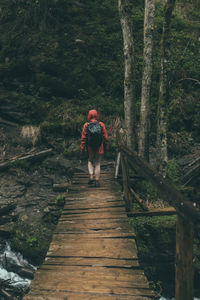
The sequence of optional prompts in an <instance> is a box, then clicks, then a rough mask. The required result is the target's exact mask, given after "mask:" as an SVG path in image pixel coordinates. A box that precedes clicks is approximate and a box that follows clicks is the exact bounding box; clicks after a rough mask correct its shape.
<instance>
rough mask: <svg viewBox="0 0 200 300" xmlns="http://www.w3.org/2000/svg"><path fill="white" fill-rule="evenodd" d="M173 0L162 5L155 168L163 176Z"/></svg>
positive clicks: (165, 156)
mask: <svg viewBox="0 0 200 300" xmlns="http://www.w3.org/2000/svg"><path fill="white" fill-rule="evenodd" d="M174 5H175V0H167V1H166V3H165V7H164V22H163V32H162V40H161V68H160V92H159V100H158V119H157V141H156V148H157V169H158V171H159V172H160V173H161V175H162V176H163V177H165V176H166V171H167V162H168V154H167V104H168V101H169V86H168V83H169V82H168V72H169V34H170V22H171V16H172V11H173V8H174Z"/></svg>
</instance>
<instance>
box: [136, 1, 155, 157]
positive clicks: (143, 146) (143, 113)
mask: <svg viewBox="0 0 200 300" xmlns="http://www.w3.org/2000/svg"><path fill="white" fill-rule="evenodd" d="M154 16H155V0H145V16H144V54H143V55H144V58H143V76H142V93H141V107H140V128H139V140H138V154H139V156H141V157H142V158H144V159H145V160H146V161H149V122H150V119H149V116H150V109H149V101H150V88H151V75H152V49H153V30H154Z"/></svg>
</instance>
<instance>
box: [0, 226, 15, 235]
mask: <svg viewBox="0 0 200 300" xmlns="http://www.w3.org/2000/svg"><path fill="white" fill-rule="evenodd" d="M13 227H14V223H12V222H11V223H8V224H4V225H0V236H2V237H5V238H8V237H10V236H11V235H12V234H13Z"/></svg>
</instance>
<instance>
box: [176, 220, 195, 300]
mask: <svg viewBox="0 0 200 300" xmlns="http://www.w3.org/2000/svg"><path fill="white" fill-rule="evenodd" d="M193 242H194V224H193V223H192V221H191V220H190V219H188V218H186V217H182V216H179V215H178V216H177V226H176V299H177V300H193V299H194V267H193V259H194V257H193Z"/></svg>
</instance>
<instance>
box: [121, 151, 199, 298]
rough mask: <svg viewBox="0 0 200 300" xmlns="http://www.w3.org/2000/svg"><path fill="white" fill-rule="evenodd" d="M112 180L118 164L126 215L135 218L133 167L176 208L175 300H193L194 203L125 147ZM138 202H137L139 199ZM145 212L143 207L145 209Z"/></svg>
mask: <svg viewBox="0 0 200 300" xmlns="http://www.w3.org/2000/svg"><path fill="white" fill-rule="evenodd" d="M119 151H120V152H119V154H118V159H117V164H116V165H117V167H116V171H115V177H117V173H118V169H119V161H121V167H122V168H121V169H122V179H123V192H124V200H125V203H126V210H127V214H128V216H133V215H135V212H134V211H133V202H132V201H133V197H134V198H135V199H136V197H137V195H136V194H135V193H134V191H133V189H132V188H131V186H130V178H129V170H130V168H132V169H133V170H135V172H136V173H137V174H139V175H140V176H142V177H143V178H145V179H147V180H149V181H151V183H152V184H153V185H154V186H155V187H156V188H157V191H158V193H159V195H160V196H161V198H162V199H163V200H165V201H166V202H167V203H169V204H170V205H171V206H172V207H174V208H175V212H176V213H177V225H176V261H175V266H176V275H175V278H176V279H175V280H176V291H175V294H176V295H175V298H176V300H193V298H194V286H193V285H194V268H193V241H194V224H196V223H199V222H200V210H199V209H198V208H197V207H196V203H193V202H191V201H189V200H188V199H187V198H185V196H184V195H182V194H181V193H180V192H179V191H178V190H176V189H175V188H174V187H173V186H172V185H171V184H170V182H169V181H168V180H166V179H164V178H162V177H161V176H160V175H159V174H158V173H157V172H156V171H154V170H153V169H152V168H151V167H150V165H149V164H148V163H146V162H145V161H143V160H142V159H141V158H139V157H138V155H137V153H135V152H134V151H131V150H129V149H128V148H127V147H125V146H124V145H120V146H119ZM138 201H140V199H139V200H138ZM144 209H145V206H144Z"/></svg>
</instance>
